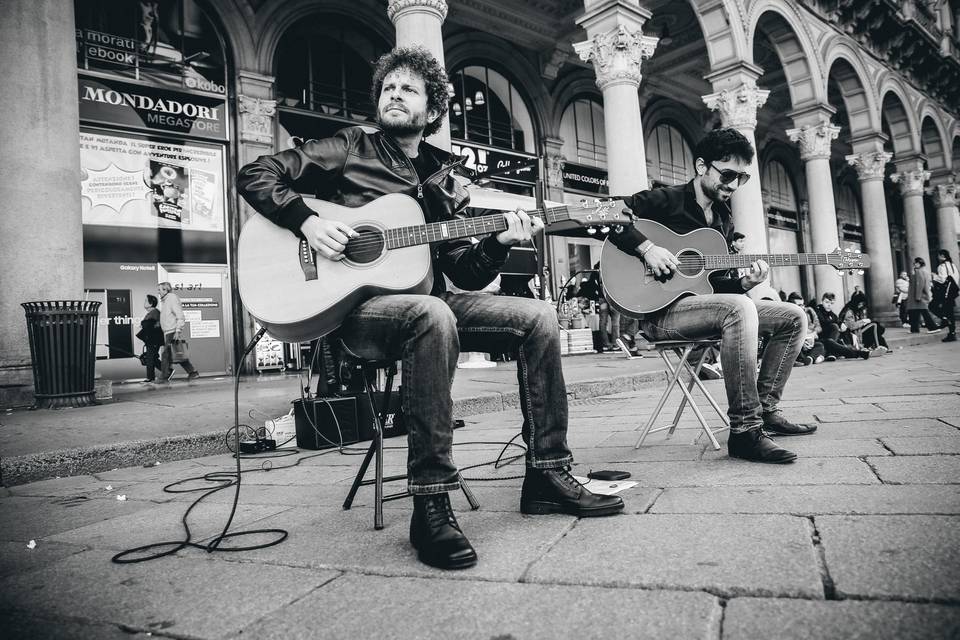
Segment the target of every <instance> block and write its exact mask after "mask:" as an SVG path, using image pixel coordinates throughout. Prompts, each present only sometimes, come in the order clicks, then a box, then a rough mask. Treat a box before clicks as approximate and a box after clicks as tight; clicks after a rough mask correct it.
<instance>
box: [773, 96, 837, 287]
mask: <svg viewBox="0 0 960 640" xmlns="http://www.w3.org/2000/svg"><path fill="white" fill-rule="evenodd" d="M787 135H788V136H789V137H790V139H791V140H792V141H794V142H796V143H798V144H799V145H800V158H801V160H803V162H804V171H805V173H806V177H807V198H808V200H809V202H810V235H811V238H812V240H813V247H812V249H813V253H830V252H831V251H833V250H834V249H836V248H837V247H838V246H839V243H840V234H839V233H838V232H837V209H836V205H835V204H834V200H833V178H832V175H831V171H830V143H831V142H832V141H833V140H835V139H836V138H837V136H838V135H840V127H837V126H834V125H832V124H830V119H829V118H828V117H827V116H825V115H823V114H819V115H818V120H817V121H814V122H809V121H808V123H805V124H800V123H799V122H798V126H797V128H796V129H789V130H787ZM813 277H814V281H815V283H816V288H817V298H818V299H819V298H820V297H821V296H822V295H823V294H824V293H827V292H828V291H829V292H830V293H835V294H836V295H837V296H838V297H840V298H842V297H843V295H844V293H843V282H842V280H841V276H840V274H839V273H838V272H837V271H836V270H835V269H834V268H833V267H829V266H822V265H821V266H816V267H814V270H813Z"/></svg>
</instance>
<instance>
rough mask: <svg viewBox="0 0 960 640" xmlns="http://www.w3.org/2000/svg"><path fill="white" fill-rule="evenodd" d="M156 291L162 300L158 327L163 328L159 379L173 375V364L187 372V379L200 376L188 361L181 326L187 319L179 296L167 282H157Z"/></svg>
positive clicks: (188, 357)
mask: <svg viewBox="0 0 960 640" xmlns="http://www.w3.org/2000/svg"><path fill="white" fill-rule="evenodd" d="M157 292H158V293H159V294H160V300H161V301H162V302H163V308H161V309H160V328H161V329H162V330H163V354H162V355H161V357H160V379H161V380H162V381H163V382H169V381H170V379H171V378H172V377H173V365H174V364H179V365H180V366H181V367H183V369H184V371H186V372H187V379H188V380H195V379H196V378H199V377H200V374H199V373H197V370H196V368H195V367H194V366H193V364H191V363H190V354H189V353H188V351H187V341H186V339H184V337H183V327H184V325H186V324H187V319H186V317H185V316H184V315H183V305H181V304H180V298H179V297H178V296H177V294H175V293H173V287H172V286H171V285H170V283H169V282H161V283H160V284H158V285H157Z"/></svg>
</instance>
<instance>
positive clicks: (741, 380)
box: [610, 129, 816, 463]
mask: <svg viewBox="0 0 960 640" xmlns="http://www.w3.org/2000/svg"><path fill="white" fill-rule="evenodd" d="M693 156H694V158H695V165H694V171H695V173H696V175H695V177H694V178H693V180H691V181H690V182H688V183H687V184H685V185H677V186H670V187H662V188H659V189H650V190H648V191H641V192H639V193H637V194H634V195H633V196H629V197H626V198H623V200H624V201H625V202H626V203H627V206H629V207H630V209H631V210H632V211H633V213H634V215H636V216H637V217H638V218H644V219H647V220H653V221H655V222H659V223H660V224H663V225H665V226H666V227H668V228H669V229H671V230H672V231H673V232H675V233H678V234H685V233H689V232H691V231H694V230H695V229H702V228H704V227H707V228H710V229H715V230H716V231H718V232H720V233H721V234H723V236H724V237H725V238H726V240H727V244H728V245H729V244H730V243H731V242H732V240H733V237H734V229H733V215H732V213H731V210H730V205H729V202H730V197H731V196H732V195H733V193H734V192H735V191H736V190H737V188H738V187H740V186H741V185H742V184H744V183H745V182H746V181H747V180H749V179H750V177H751V176H750V174H749V173H747V168H748V167H749V166H750V163H751V161H752V160H753V156H754V149H753V145H751V144H750V141H749V140H747V139H746V138H745V137H744V136H743V135H742V134H741V133H740V132H738V131H736V130H735V129H717V130H714V131H711V132H710V133H708V134H707V135H706V136H705V137H704V138H703V140H701V141H700V143H699V144H698V145H697V147H696V149H694V153H693ZM610 240H611V241H612V242H613V243H614V244H615V245H616V246H617V247H618V248H619V249H621V250H622V251H625V252H627V253H629V254H632V255H635V256H637V257H638V258H639V259H640V260H642V261H644V262H645V263H646V264H647V266H649V267H650V268H651V269H652V270H653V271H655V272H656V273H657V274H658V275H659V276H661V277H665V278H669V277H672V276H673V273H674V272H675V271H676V269H677V267H678V262H677V258H676V256H675V255H673V253H671V252H670V251H669V250H667V249H665V248H663V247H658V246H656V245H655V244H653V242H652V241H650V240H649V239H647V238H646V237H644V236H643V234H642V233H640V231H639V230H638V229H637V228H636V227H635V226H630V227H627V228H625V229H623V230H622V231H620V232H619V233H613V234H611V236H610ZM768 269H769V266H768V265H767V263H766V262H764V261H763V260H757V261H756V262H754V263H753V264H752V265H751V267H750V269H749V270H748V271H747V273H746V274H745V275H740V274H738V273H737V272H736V270H732V271H730V272H716V273H714V274H713V275H712V276H711V277H710V282H711V284H712V285H713V289H714V291H715V293H714V294H711V295H700V296H687V297H684V298H680V299H679V300H677V301H675V302H674V303H672V304H671V305H669V306H667V307H666V308H664V309H661V310H660V311H656V312H654V313H648V314H645V315H643V316H641V317H640V326H641V328H642V330H643V332H644V333H645V334H646V335H647V336H648V337H649V338H650V339H651V340H655V341H659V340H686V339H691V340H692V339H706V338H719V339H720V363H721V366H722V368H723V372H724V378H723V380H724V385H725V386H726V391H727V400H728V403H729V408H728V410H727V415H728V416H729V418H730V438H729V440H728V441H727V451H728V453H729V454H730V456H731V457H735V458H743V459H745V460H751V461H755V462H767V463H787V462H793V461H794V460H796V458H797V456H796V454H795V453H793V452H792V451H787V450H786V449H784V448H782V447H780V446H778V445H777V444H776V443H775V442H773V441H772V440H771V439H770V438H769V434H772V435H777V436H796V435H805V434H809V433H813V432H814V431H815V430H816V426H804V425H797V424H793V423H791V422H790V421H788V420H787V419H786V418H784V417H783V415H782V414H781V413H780V410H779V408H778V404H779V402H780V397H781V395H782V394H783V388H784V386H785V385H786V383H787V379H788V378H789V377H790V372H791V370H792V369H793V362H794V361H795V360H796V359H797V355H798V354H799V353H800V349H801V347H802V346H803V339H804V336H806V333H807V328H806V324H807V317H806V314H805V313H804V312H803V309H801V308H800V307H798V306H796V305H792V304H788V303H785V302H772V301H767V300H759V301H756V302H755V301H753V300H751V299H750V298H749V297H747V296H746V295H743V294H745V293H746V292H747V291H749V290H750V289H752V288H753V287H755V286H757V285H758V284H760V283H761V282H763V281H764V280H766V278H767V271H768ZM761 334H762V335H764V336H766V337H767V340H766V347H765V349H764V352H763V357H762V360H761V362H760V369H759V372H758V371H757V366H756V363H757V343H758V339H759V336H760V335H761Z"/></svg>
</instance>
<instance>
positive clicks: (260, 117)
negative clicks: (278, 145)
mask: <svg viewBox="0 0 960 640" xmlns="http://www.w3.org/2000/svg"><path fill="white" fill-rule="evenodd" d="M237 97H238V99H239V107H240V108H239V111H240V140H241V141H242V142H259V143H262V144H268V145H270V144H273V117H274V116H275V115H276V113H277V101H276V100H266V99H264V98H251V97H248V96H244V95H241V96H237Z"/></svg>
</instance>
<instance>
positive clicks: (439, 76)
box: [370, 47, 448, 136]
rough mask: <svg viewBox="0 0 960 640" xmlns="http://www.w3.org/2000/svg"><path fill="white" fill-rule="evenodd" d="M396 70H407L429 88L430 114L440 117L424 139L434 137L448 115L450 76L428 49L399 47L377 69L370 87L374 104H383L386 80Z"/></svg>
mask: <svg viewBox="0 0 960 640" xmlns="http://www.w3.org/2000/svg"><path fill="white" fill-rule="evenodd" d="M396 69H406V70H408V71H411V72H413V73H415V74H417V75H418V76H420V77H421V78H423V84H424V85H425V86H426V88H427V110H429V111H435V112H436V113H438V114H440V115H439V116H437V118H436V119H435V120H434V121H433V122H428V123H427V126H426V127H424V129H423V135H424V136H430V135H433V134H434V133H436V132H437V131H439V130H440V126H441V125H442V123H443V116H444V115H445V114H446V113H447V81H448V78H447V72H446V71H444V69H443V67H441V66H440V63H439V62H437V59H436V58H434V57H433V54H432V53H430V52H429V51H427V50H426V49H425V48H424V47H397V48H396V49H394V50H393V51H390V52H389V53H385V54H383V55H382V56H380V59H379V60H377V63H376V64H375V65H374V69H373V84H372V85H371V86H370V100H371V101H373V104H377V103H378V102H379V101H380V92H381V91H382V90H383V79H384V78H385V77H386V76H387V74H388V73H390V72H391V71H395V70H396Z"/></svg>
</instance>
